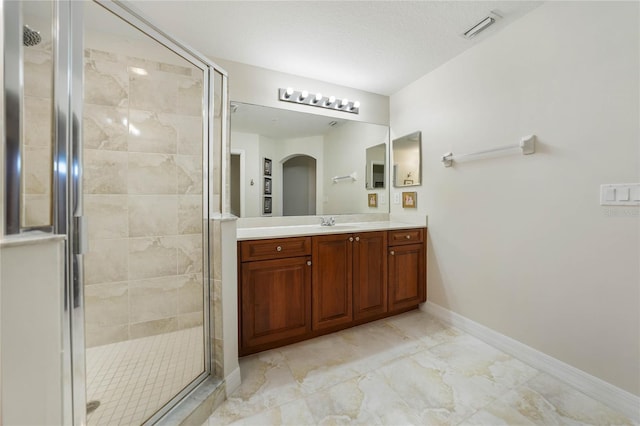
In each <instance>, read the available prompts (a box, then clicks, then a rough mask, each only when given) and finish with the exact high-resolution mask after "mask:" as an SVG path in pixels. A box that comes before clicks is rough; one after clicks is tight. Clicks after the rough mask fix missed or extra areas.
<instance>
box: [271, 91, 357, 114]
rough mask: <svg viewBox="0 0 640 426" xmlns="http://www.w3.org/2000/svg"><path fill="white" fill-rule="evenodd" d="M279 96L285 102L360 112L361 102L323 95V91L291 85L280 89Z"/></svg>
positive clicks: (354, 112) (353, 112)
mask: <svg viewBox="0 0 640 426" xmlns="http://www.w3.org/2000/svg"><path fill="white" fill-rule="evenodd" d="M278 98H279V99H280V100H281V101H284V102H294V103H297V104H303V105H310V106H315V107H320V108H333V109H337V110H340V111H344V112H350V113H352V114H359V113H360V102H358V101H350V100H349V99H347V98H344V99H336V97H335V96H322V93H316V94H310V93H309V92H308V91H307V90H294V89H293V88H291V87H288V88H286V89H278Z"/></svg>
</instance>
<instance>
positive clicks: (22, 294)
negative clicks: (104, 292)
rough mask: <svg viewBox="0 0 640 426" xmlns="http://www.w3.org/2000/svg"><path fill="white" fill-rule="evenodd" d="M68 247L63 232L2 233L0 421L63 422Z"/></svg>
mask: <svg viewBox="0 0 640 426" xmlns="http://www.w3.org/2000/svg"><path fill="white" fill-rule="evenodd" d="M64 246H65V243H64V238H63V237H61V236H46V235H44V234H42V236H38V235H35V236H34V235H30V234H23V235H21V236H17V237H10V238H7V239H5V240H4V241H3V239H2V238H1V237H0V283H2V321H1V324H2V340H1V344H0V352H1V356H2V363H1V364H0V370H1V371H2V381H1V382H0V384H1V386H0V388H1V393H2V403H3V406H2V418H0V424H6V425H56V424H62V421H63V413H62V404H63V394H62V392H63V377H62V363H63V357H62V352H63V347H62V318H63V303H62V296H63V291H62V289H63V287H64V268H63V265H64V262H63V259H64Z"/></svg>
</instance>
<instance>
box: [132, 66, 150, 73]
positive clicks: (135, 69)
mask: <svg viewBox="0 0 640 426" xmlns="http://www.w3.org/2000/svg"><path fill="white" fill-rule="evenodd" d="M129 71H131V72H132V73H134V74H138V75H149V73H148V72H147V70H145V69H144V68H138V67H129Z"/></svg>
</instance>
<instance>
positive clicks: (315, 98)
mask: <svg viewBox="0 0 640 426" xmlns="http://www.w3.org/2000/svg"><path fill="white" fill-rule="evenodd" d="M321 100H322V93H316V95H315V96H314V98H313V103H314V104H317V103H318V102H320V101H321Z"/></svg>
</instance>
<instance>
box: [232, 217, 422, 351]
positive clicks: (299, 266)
mask: <svg viewBox="0 0 640 426" xmlns="http://www.w3.org/2000/svg"><path fill="white" fill-rule="evenodd" d="M425 241H426V228H412V229H403V230H393V231H369V232H361V233H351V234H330V235H318V236H313V237H291V238H276V239H269V240H252V241H240V242H238V257H239V260H240V262H239V264H238V265H239V266H238V270H239V271H238V272H239V280H238V281H239V282H238V287H239V288H238V296H239V297H238V305H239V337H240V342H239V343H240V355H241V356H243V355H248V354H251V353H255V352H259V351H262V350H266V349H271V348H275V347H278V346H283V345H287V344H290V343H293V342H297V341H300V340H305V339H310V338H312V337H316V336H320V335H322V334H327V333H331V332H333V331H336V330H340V329H343V328H347V327H352V326H354V325H358V324H363V323H365V322H368V321H373V320H377V319H380V318H384V317H386V316H389V315H394V314H398V313H400V312H404V311H408V310H411V309H414V308H416V307H417V306H418V304H420V303H422V302H424V301H425V300H426V257H425V253H426V245H425Z"/></svg>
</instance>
